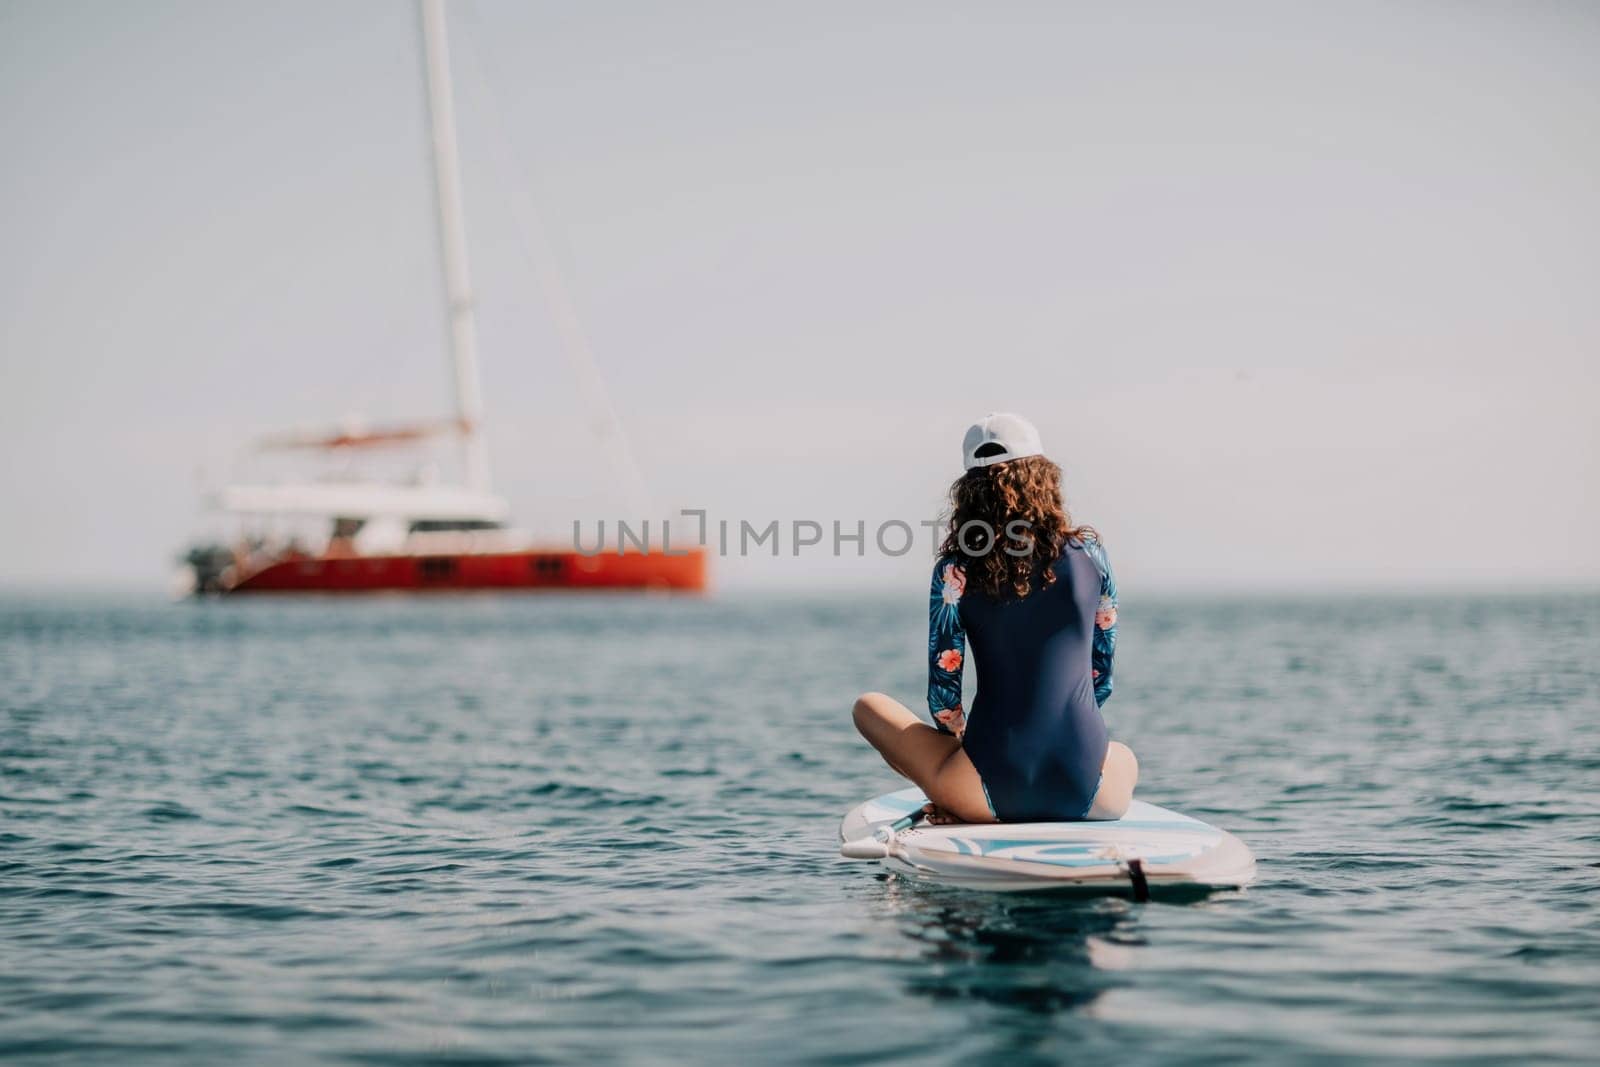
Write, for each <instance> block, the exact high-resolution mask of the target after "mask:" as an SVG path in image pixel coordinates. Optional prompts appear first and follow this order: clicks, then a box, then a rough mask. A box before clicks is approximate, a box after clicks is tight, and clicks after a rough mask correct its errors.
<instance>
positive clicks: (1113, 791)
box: [1084, 741, 1139, 819]
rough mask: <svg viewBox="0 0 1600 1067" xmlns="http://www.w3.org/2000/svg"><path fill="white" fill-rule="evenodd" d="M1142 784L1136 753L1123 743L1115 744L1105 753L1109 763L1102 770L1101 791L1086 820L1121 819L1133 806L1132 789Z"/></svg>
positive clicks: (1095, 798) (1114, 742) (1112, 743)
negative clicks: (1131, 805)
mask: <svg viewBox="0 0 1600 1067" xmlns="http://www.w3.org/2000/svg"><path fill="white" fill-rule="evenodd" d="M1137 784H1139V761H1138V760H1137V759H1135V758H1134V755H1133V749H1131V748H1129V747H1128V746H1127V745H1125V744H1123V743H1122V742H1121V741H1113V742H1111V744H1110V746H1109V747H1108V748H1107V749H1106V761H1105V763H1103V764H1101V766H1100V789H1099V791H1098V792H1096V793H1095V795H1094V803H1093V804H1091V805H1090V806H1089V814H1087V815H1085V816H1084V818H1086V819H1120V818H1122V817H1123V816H1124V815H1126V814H1127V812H1128V805H1129V804H1131V803H1133V787H1134V786H1135V785H1137Z"/></svg>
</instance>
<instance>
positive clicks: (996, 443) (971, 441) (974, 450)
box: [961, 412, 1044, 470]
mask: <svg viewBox="0 0 1600 1067" xmlns="http://www.w3.org/2000/svg"><path fill="white" fill-rule="evenodd" d="M1042 455H1044V446H1043V445H1041V444H1040V443H1039V431H1038V430H1037V429H1035V428H1034V425H1033V423H1031V422H1029V421H1028V420H1027V419H1025V418H1023V417H1022V416H1021V415H1008V414H1006V413H1005V412H996V413H994V414H992V415H987V416H985V417H984V418H983V419H982V420H981V421H979V422H975V423H973V424H972V425H971V426H970V427H969V428H968V429H967V436H966V439H965V440H963V441H962V442H961V460H962V462H963V463H965V464H966V467H967V470H971V469H972V468H973V467H988V466H991V465H993V464H996V463H1005V462H1006V461H1007V460H1013V459H1021V458H1023V457H1024V456H1042Z"/></svg>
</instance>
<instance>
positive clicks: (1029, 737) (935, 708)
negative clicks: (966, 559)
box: [928, 538, 1117, 822]
mask: <svg viewBox="0 0 1600 1067" xmlns="http://www.w3.org/2000/svg"><path fill="white" fill-rule="evenodd" d="M1054 570H1055V575H1056V580H1055V582H1053V583H1052V584H1050V585H1048V586H1046V585H1044V584H1043V583H1042V582H1040V581H1037V580H1036V581H1035V583H1034V588H1033V591H1032V592H1031V593H1029V594H1028V595H1027V596H1026V597H1024V598H1022V599H1020V600H1018V599H1014V598H1013V599H1009V600H1003V601H997V600H995V599H994V598H992V597H990V596H988V595H987V594H985V593H984V592H983V590H981V589H979V588H977V587H976V586H972V587H968V585H967V580H966V575H965V573H964V572H963V570H962V567H961V563H960V561H959V560H956V559H950V558H946V559H941V560H940V561H939V562H938V564H937V565H935V567H934V569H933V587H932V589H931V590H930V592H929V600H928V710H929V711H930V712H932V714H933V719H934V724H935V725H936V726H937V727H938V728H939V729H940V730H942V731H943V732H945V733H948V734H954V735H955V736H956V737H958V738H960V739H961V744H962V747H963V748H964V749H965V750H966V753H967V756H968V757H969V758H970V759H971V760H972V765H973V766H974V767H976V768H977V769H978V776H979V777H980V778H982V779H983V787H984V791H985V792H986V793H987V794H988V797H989V807H990V809H991V810H992V811H993V812H994V815H995V818H997V819H999V820H1000V821H1002V822H1036V821H1037V822H1054V821H1060V820H1067V819H1081V818H1083V817H1084V816H1085V815H1087V814H1088V813H1089V808H1090V807H1091V806H1092V805H1093V803H1094V796H1095V793H1096V791H1098V790H1099V788H1100V766H1101V764H1103V763H1104V762H1105V758H1106V744H1107V740H1108V739H1107V736H1106V725H1105V720H1104V719H1102V718H1101V716H1100V705H1101V704H1103V703H1104V702H1105V700H1106V698H1107V697H1109V696H1110V695H1111V660H1112V656H1113V655H1114V654H1115V652H1116V645H1117V584H1116V579H1115V578H1113V577H1112V574H1111V565H1110V563H1109V562H1107V560H1106V555H1105V549H1104V548H1103V547H1102V546H1101V545H1100V543H1099V542H1098V541H1096V540H1093V539H1090V538H1085V539H1084V540H1083V541H1069V542H1067V544H1066V546H1065V547H1064V548H1063V550H1062V553H1061V558H1060V559H1058V560H1057V561H1056V562H1055V566H1054ZM969 641H970V643H971V648H972V653H973V655H975V656H976V657H977V660H978V667H977V672H978V673H977V679H978V692H977V695H976V696H975V697H974V698H973V701H972V714H971V716H968V715H966V714H965V712H964V711H963V710H962V707H961V669H962V667H963V665H964V662H963V661H964V660H965V658H966V648H967V645H968V642H969Z"/></svg>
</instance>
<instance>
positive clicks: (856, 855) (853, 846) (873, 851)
mask: <svg viewBox="0 0 1600 1067" xmlns="http://www.w3.org/2000/svg"><path fill="white" fill-rule="evenodd" d="M839 855H841V856H843V857H844V858H845V859H847V860H881V859H887V858H888V856H889V842H887V841H879V840H878V839H877V838H875V837H863V838H860V839H859V840H856V841H846V842H845V843H844V844H842V845H840V846H839Z"/></svg>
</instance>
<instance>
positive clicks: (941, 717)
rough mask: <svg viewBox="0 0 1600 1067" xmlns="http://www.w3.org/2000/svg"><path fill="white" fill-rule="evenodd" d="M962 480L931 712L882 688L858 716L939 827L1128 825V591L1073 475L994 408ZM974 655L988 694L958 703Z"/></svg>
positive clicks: (931, 634)
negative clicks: (924, 714)
mask: <svg viewBox="0 0 1600 1067" xmlns="http://www.w3.org/2000/svg"><path fill="white" fill-rule="evenodd" d="M962 458H963V459H964V460H965V463H966V468H967V472H966V474H965V475H963V476H962V477H961V478H959V479H958V480H957V481H956V482H955V484H954V485H952V486H951V487H950V503H951V506H952V513H951V516H950V527H949V532H948V533H947V535H946V536H945V539H944V544H943V545H942V546H941V547H940V550H939V552H940V555H939V561H938V563H937V564H935V566H934V568H933V587H932V589H931V590H930V591H929V597H928V710H929V712H930V713H931V714H932V715H933V720H934V726H931V727H930V726H928V725H926V724H925V723H923V722H922V721H920V720H919V719H918V718H917V717H916V715H914V714H913V713H912V712H911V710H910V709H909V708H907V707H906V706H905V705H904V704H901V703H900V702H899V701H897V700H895V699H894V698H893V697H889V696H885V695H884V694H882V693H867V694H866V695H864V696H862V697H861V698H860V699H859V700H857V701H856V705H855V722H856V728H857V729H858V730H860V731H861V735H862V736H863V737H865V738H866V739H867V740H868V741H870V742H871V743H872V746H873V747H874V748H876V749H877V750H878V752H879V753H880V754H881V755H882V756H883V758H884V760H885V761H887V762H888V764H889V766H890V767H892V768H894V769H895V770H896V771H898V772H899V773H900V774H902V775H904V776H905V777H907V778H909V779H911V780H912V781H913V782H915V783H916V784H917V785H918V786H920V787H921V788H922V791H923V792H924V793H926V794H927V796H928V799H929V801H930V802H931V803H930V805H929V811H930V818H931V820H932V821H935V822H1056V821H1061V820H1072V819H1116V818H1120V817H1121V816H1122V814H1123V812H1125V811H1127V810H1128V804H1129V803H1130V802H1131V801H1132V799H1133V787H1134V784H1135V783H1136V782H1137V781H1138V779H1139V763H1138V761H1137V760H1135V759H1134V757H1133V752H1132V751H1131V750H1130V749H1129V748H1128V746H1126V745H1124V744H1121V743H1119V742H1116V741H1110V740H1108V738H1107V736H1106V725H1105V720H1104V719H1102V718H1101V716H1100V705H1101V704H1103V703H1105V700H1106V698H1107V697H1109V696H1110V695H1111V659H1112V655H1113V653H1114V652H1115V650H1116V636H1117V585H1116V580H1115V579H1114V578H1113V577H1112V575H1111V565H1110V564H1109V563H1108V562H1107V561H1106V554H1105V549H1104V548H1103V547H1102V546H1101V544H1100V538H1099V536H1098V535H1097V534H1096V533H1095V532H1094V530H1092V529H1090V528H1089V527H1087V526H1073V525H1072V520H1071V519H1070V518H1069V517H1068V515H1067V513H1066V511H1065V510H1064V509H1063V508H1062V504H1061V468H1060V467H1057V466H1056V465H1055V464H1054V463H1052V462H1050V460H1048V459H1046V458H1045V456H1044V454H1043V450H1042V449H1041V448H1040V445H1039V431H1037V430H1036V429H1034V427H1033V424H1032V423H1030V422H1028V420H1026V419H1024V418H1021V417H1020V416H1017V415H990V416H989V417H988V418H986V419H984V420H983V421H982V422H980V423H977V424H976V425H974V426H973V427H972V428H971V429H969V430H968V431H967V436H966V440H965V442H964V443H963V445H962ZM969 647H970V649H971V651H972V653H973V654H974V655H975V656H976V657H977V661H978V666H977V671H978V675H977V677H978V694H977V696H976V697H975V698H974V700H973V702H972V712H971V714H970V715H968V714H966V713H965V712H964V710H963V709H962V706H961V669H962V667H963V666H964V664H965V660H966V654H967V650H968V648H969Z"/></svg>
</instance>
